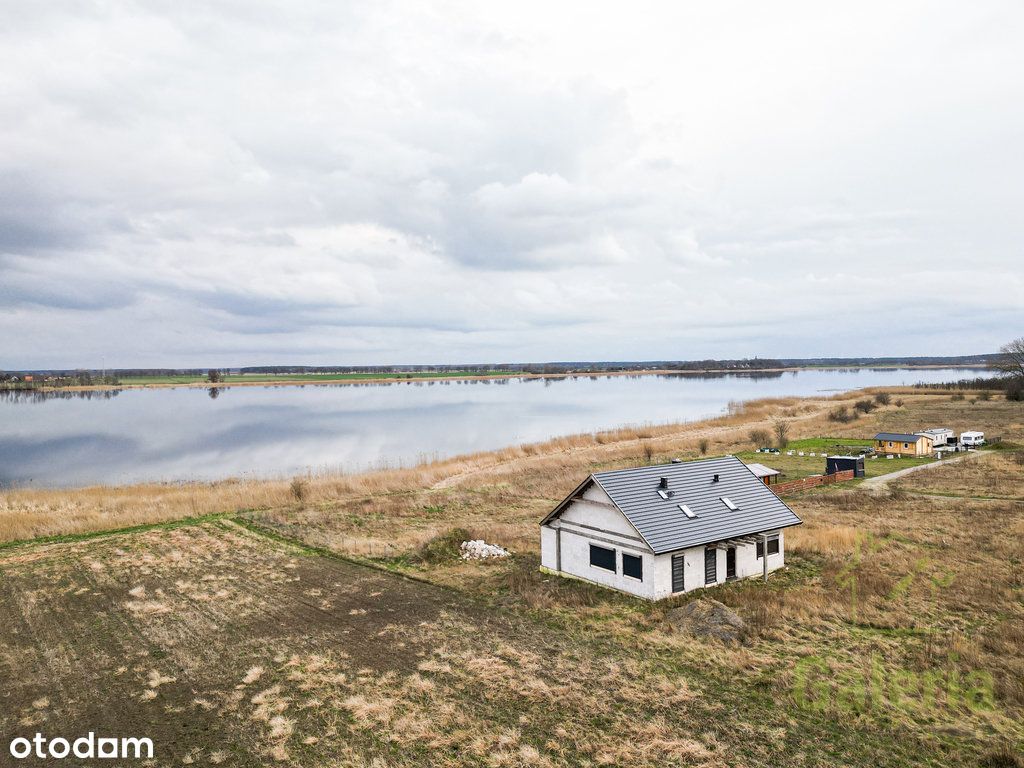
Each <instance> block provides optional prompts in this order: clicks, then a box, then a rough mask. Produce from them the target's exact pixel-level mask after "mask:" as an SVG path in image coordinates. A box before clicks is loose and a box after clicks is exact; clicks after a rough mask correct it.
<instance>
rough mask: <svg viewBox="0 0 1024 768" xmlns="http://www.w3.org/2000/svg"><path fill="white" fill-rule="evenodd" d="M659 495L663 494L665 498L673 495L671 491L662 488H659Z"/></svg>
mask: <svg viewBox="0 0 1024 768" xmlns="http://www.w3.org/2000/svg"><path fill="white" fill-rule="evenodd" d="M658 495H659V496H661V498H663V499H667V498H668V497H669V496H671V495H672V492H671V491H664V490H662V489H661V488H659V489H658Z"/></svg>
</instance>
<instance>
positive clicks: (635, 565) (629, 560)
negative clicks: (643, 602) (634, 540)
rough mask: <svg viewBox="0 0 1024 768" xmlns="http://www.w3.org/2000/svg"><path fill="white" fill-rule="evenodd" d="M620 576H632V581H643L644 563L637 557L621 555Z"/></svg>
mask: <svg viewBox="0 0 1024 768" xmlns="http://www.w3.org/2000/svg"><path fill="white" fill-rule="evenodd" d="M622 575H623V576H632V577H633V578H634V579H640V581H643V580H644V561H643V558H641V557H638V556H637V555H627V554H626V553H625V552H623V553H622Z"/></svg>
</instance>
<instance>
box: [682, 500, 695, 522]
mask: <svg viewBox="0 0 1024 768" xmlns="http://www.w3.org/2000/svg"><path fill="white" fill-rule="evenodd" d="M679 508H680V509H681V510H683V514H684V515H686V516H687V517H688V518H690V519H691V520H692V519H693V518H695V517H696V516H697V513H696V512H694V511H693V510H692V509H690V508H689V507H688V506H686V505H685V504H680V505H679Z"/></svg>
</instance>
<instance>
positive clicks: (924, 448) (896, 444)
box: [875, 432, 932, 456]
mask: <svg viewBox="0 0 1024 768" xmlns="http://www.w3.org/2000/svg"><path fill="white" fill-rule="evenodd" d="M875 450H876V451H877V452H878V453H886V454H895V455H896V456H928V455H929V454H931V452H932V441H931V440H930V439H929V438H928V437H926V436H925V435H911V434H909V433H907V432H879V433H878V434H877V435H875Z"/></svg>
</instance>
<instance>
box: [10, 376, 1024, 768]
mask: <svg viewBox="0 0 1024 768" xmlns="http://www.w3.org/2000/svg"><path fill="white" fill-rule="evenodd" d="M858 396H862V395H858ZM856 397H857V396H854V395H850V396H846V399H847V400H849V401H851V402H852V400H854V399H856ZM899 397H900V398H902V400H903V404H902V406H900V407H897V406H895V405H892V406H888V407H885V408H882V409H879V410H878V411H875V412H874V413H872V414H870V415H867V416H863V417H861V418H860V419H859V420H858V421H856V422H853V423H850V424H836V423H834V422H830V421H828V418H827V413H828V411H829V410H830V409H831V408H833V407H834V406H835V404H836V402H837V401H836V400H835V399H821V400H814V399H812V400H806V401H801V400H795V399H794V400H785V401H764V402H761V403H755V404H752V405H750V406H748V407H747V409H745V410H741V409H736V412H734V413H731V414H730V415H728V416H725V417H723V418H721V419H718V420H714V421H710V422H702V423H696V424H688V425H678V426H670V427H669V426H667V427H657V428H651V429H649V430H643V431H636V430H624V431H621V432H618V433H608V434H601V435H584V436H576V437H571V438H565V439H561V440H554V441H551V442H549V443H546V444H543V445H538V446H524V447H517V448H512V449H508V450H506V451H503V452H499V453H496V454H481V455H478V456H473V457H465V458H462V459H459V460H453V461H449V462H439V463H437V464H433V465H429V466H425V467H421V468H417V469H414V470H406V471H402V472H389V473H376V474H370V475H361V476H352V477H323V478H306V479H304V480H303V481H302V482H300V483H298V484H297V485H296V484H288V483H278V484H269V483H262V484H260V483H236V484H232V483H222V484H216V485H213V486H199V487H192V486H181V487H177V486H168V487H148V488H143V489H137V490H138V495H137V496H136V497H134V500H133V496H132V491H131V489H109V490H100V489H93V490H86V491H72V492H67V493H57V492H52V493H47V492H40V491H23V492H12V493H8V494H6V495H5V496H4V497H0V498H2V499H3V500H2V502H0V504H2V509H3V511H2V512H0V521H6V522H4V523H3V525H4V528H3V531H4V532H5V534H6V536H7V538H24V537H25V532H26V531H28V532H29V533H39V534H45V535H67V534H76V533H84V532H86V531H88V530H89V529H90V528H91V527H93V526H96V527H117V526H123V525H126V524H155V525H154V526H153V527H151V528H148V529H142V530H137V531H132V532H124V533H113V534H110V535H104V536H98V537H85V536H81V537H73V536H71V537H68V538H67V540H58V541H49V542H46V541H43V542H38V543H21V544H15V545H12V546H9V547H7V548H6V549H5V550H3V551H0V617H2V618H3V622H2V623H0V691H2V693H0V696H2V697H3V699H2V700H3V707H0V726H2V729H3V731H4V733H11V734H29V735H30V734H31V733H34V732H35V731H36V730H41V731H46V732H49V733H51V734H53V735H56V734H59V733H68V734H70V733H75V732H76V731H78V730H89V729H92V730H106V729H111V730H113V731H116V732H117V733H118V734H119V735H120V734H121V733H124V732H131V735H139V736H142V735H150V736H151V737H152V738H154V741H155V742H156V744H157V751H158V756H157V757H158V759H157V762H156V764H157V765H159V766H165V765H166V766H172V765H173V766H179V765H225V766H256V765H261V766H262V765H282V766H302V767H303V768H327V767H328V766H331V767H333V766H374V767H375V768H382V767H383V766H392V765H394V766H407V765H408V766H412V765H451V766H463V765H481V766H504V765H508V766H520V765H522V766H526V765H538V766H554V765H590V766H598V765H631V766H647V765H650V766H664V765H702V766H726V765H728V766H777V765H786V766H869V765H870V766H906V765H931V766H987V767H988V768H996V767H997V766H1014V765H1021V764H1024V763H1021V762H1020V758H1019V757H1017V756H1015V753H1018V754H1019V751H1020V749H1021V747H1022V745H1024V727H1022V721H1024V687H1022V684H1021V681H1022V680H1024V601H1022V597H1024V568H1022V566H1024V502H1021V501H1019V499H1020V498H1021V497H1022V496H1024V492H1022V489H1024V465H1022V464H1021V463H1020V462H1019V461H1018V457H1019V456H1020V455H1021V454H1020V453H1018V452H1017V451H1015V450H1013V444H1015V443H1021V442H1024V408H1022V407H1021V406H1020V404H1017V403H1007V402H1004V401H1001V400H991V401H979V402H977V403H974V404H972V403H970V402H969V401H967V402H964V401H961V402H952V401H950V400H949V396H948V393H946V394H927V393H921V392H907V393H900V394H899ZM779 417H781V418H786V419H787V420H789V421H790V423H791V431H792V436H793V437H794V438H799V437H816V436H825V435H830V436H835V437H862V436H863V435H865V434H867V435H870V434H873V433H874V432H875V431H878V430H880V429H911V428H912V429H918V428H921V427H923V426H934V425H944V426H946V425H948V426H952V427H953V428H955V429H966V428H978V429H983V430H985V431H986V432H987V433H988V434H989V435H993V436H995V435H998V436H1001V437H1002V438H1003V441H1004V444H1005V445H1007V446H1008V450H1003V451H992V452H991V453H986V454H985V455H984V456H982V457H979V458H978V459H977V460H972V461H970V462H966V463H963V464H951V465H949V466H942V467H936V468H933V469H930V470H927V471H924V472H920V473H916V474H913V475H908V476H906V477H904V478H901V479H900V480H899V481H897V482H896V483H894V484H893V487H892V488H891V489H890V490H889V491H888V492H886V493H884V494H870V493H868V492H866V491H861V490H859V489H858V488H857V487H856V485H855V484H851V485H849V486H846V487H843V486H834V487H831V488H828V489H821V490H820V491H810V492H805V493H803V494H800V495H798V496H794V497H793V498H791V499H789V502H790V504H791V505H792V506H793V508H794V509H795V510H796V511H797V513H798V514H799V515H800V516H801V517H802V518H803V519H804V521H805V524H804V525H803V526H802V527H800V528H798V529H795V530H793V531H792V532H791V533H790V534H789V536H788V538H787V550H788V552H787V566H788V567H787V569H786V571H785V572H779V573H777V574H775V575H773V577H772V578H771V579H770V580H769V582H768V583H767V584H764V583H761V582H760V581H748V582H740V583H733V584H729V585H726V586H724V587H720V588H717V589H716V590H715V591H714V594H713V596H714V597H715V598H716V599H719V600H721V601H722V602H724V603H726V604H727V605H729V606H731V607H732V608H733V609H734V610H736V611H737V612H738V613H739V614H740V615H741V616H742V617H743V619H744V620H745V621H746V623H747V632H746V634H745V636H744V638H743V640H742V641H741V642H739V643H736V644H723V643H722V642H720V641H716V640H712V639H706V638H699V637H694V636H690V635H685V634H682V633H680V632H678V631H675V630H673V628H672V627H671V626H670V625H668V624H667V623H666V612H667V611H668V610H669V609H670V608H671V607H672V605H673V604H678V603H680V602H685V601H688V600H692V599H696V598H698V597H700V595H699V594H691V595H687V596H685V597H682V598H678V599H676V600H675V601H673V602H672V603H669V604H657V605H651V604H647V603H642V602H640V601H635V600H632V599H630V598H627V597H625V596H621V595H617V594H615V593H611V592H608V591H605V590H601V589H599V588H596V587H592V586H589V585H586V584H583V583H579V582H570V581H566V580H562V579H558V578H556V577H550V576H543V575H541V574H539V573H538V571H537V564H538V542H537V520H538V519H539V517H540V516H541V515H542V514H543V513H544V512H545V511H547V509H549V508H550V506H551V505H552V504H553V503H554V502H555V501H557V500H558V499H560V498H561V497H562V496H563V495H564V494H565V493H566V492H568V491H569V490H571V489H572V488H573V487H574V486H575V485H576V484H577V483H578V482H579V480H580V479H581V478H582V477H583V476H584V475H585V474H586V473H587V472H590V471H594V470H596V469H604V468H609V467H618V466H627V465H631V464H637V463H643V462H648V461H651V462H657V461H664V460H667V459H668V458H671V457H675V456H682V457H684V458H692V457H696V456H697V455H698V453H699V441H700V440H702V439H705V440H708V441H709V443H710V444H709V446H708V453H709V454H716V453H725V452H737V451H742V450H748V449H749V448H750V445H749V442H748V440H747V435H748V432H749V430H750V429H751V428H752V426H754V425H756V426H760V427H764V426H765V425H770V423H771V421H772V420H773V419H775V418H779ZM766 463H770V462H766ZM58 511H60V512H62V514H61V515H58V516H56V517H55V518H53V519H50V518H48V517H47V515H48V514H50V513H54V512H58ZM195 515H209V516H208V517H207V518H205V519H200V520H189V521H184V522H180V523H164V522H163V521H165V520H170V519H174V518H177V517H194V516H195ZM465 535H473V536H478V537H481V538H485V539H487V540H488V541H491V542H494V543H498V544H501V545H503V546H506V547H509V548H511V549H512V550H513V552H514V553H515V556H514V557H513V558H511V559H510V560H509V561H505V562H489V563H465V562H462V561H460V560H459V559H458V558H457V557H456V556H455V547H456V546H457V543H458V542H459V541H461V539H462V537H464V536H465ZM356 561H364V562H365V563H367V565H361V564H358V563H357V562H356ZM407 577H413V579H415V580H413V579H410V578H407ZM428 582H429V583H428Z"/></svg>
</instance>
